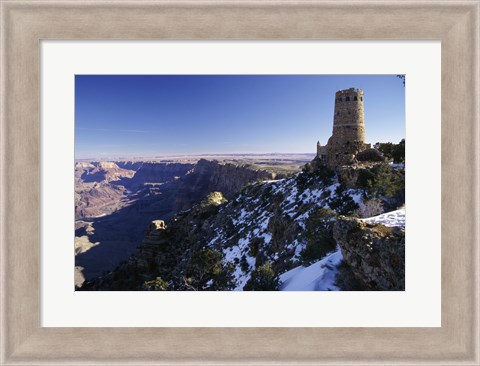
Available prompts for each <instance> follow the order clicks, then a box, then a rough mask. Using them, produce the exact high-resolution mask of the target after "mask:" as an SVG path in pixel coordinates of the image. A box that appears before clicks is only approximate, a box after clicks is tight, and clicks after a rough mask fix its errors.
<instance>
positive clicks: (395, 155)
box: [375, 139, 405, 163]
mask: <svg viewBox="0 0 480 366" xmlns="http://www.w3.org/2000/svg"><path fill="white" fill-rule="evenodd" d="M375 146H377V148H378V150H379V151H380V152H381V153H382V154H383V155H384V156H385V157H387V158H389V159H392V160H393V161H394V162H395V163H404V162H405V139H402V140H401V141H400V142H399V143H398V144H393V143H391V142H386V143H377V144H376V145H375Z"/></svg>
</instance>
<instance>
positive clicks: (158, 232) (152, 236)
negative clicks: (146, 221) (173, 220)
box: [143, 220, 167, 244]
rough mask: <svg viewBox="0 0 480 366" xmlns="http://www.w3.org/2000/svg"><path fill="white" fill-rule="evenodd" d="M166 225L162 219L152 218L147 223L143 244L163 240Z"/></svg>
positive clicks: (160, 242) (158, 242)
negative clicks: (148, 223) (152, 219)
mask: <svg viewBox="0 0 480 366" xmlns="http://www.w3.org/2000/svg"><path fill="white" fill-rule="evenodd" d="M166 230H167V225H165V221H163V220H154V221H152V222H151V223H150V225H148V229H147V232H146V233H145V238H144V239H143V244H162V243H163V242H164V241H165V237H166Z"/></svg>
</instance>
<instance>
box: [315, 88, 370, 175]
mask: <svg viewBox="0 0 480 366" xmlns="http://www.w3.org/2000/svg"><path fill="white" fill-rule="evenodd" d="M363 97H364V96H363V91H362V89H356V88H350V89H346V90H339V91H337V92H336V93H335V110H334V116H333V131H332V136H331V137H330V138H329V139H328V142H327V145H326V146H322V145H321V144H320V141H319V142H317V156H316V158H315V160H316V161H317V162H319V163H321V164H323V165H327V166H329V167H332V168H336V167H339V166H344V165H353V164H355V163H356V162H357V159H356V157H357V154H359V153H361V152H362V151H364V150H366V149H370V148H371V146H370V144H367V143H365V117H364V111H363Z"/></svg>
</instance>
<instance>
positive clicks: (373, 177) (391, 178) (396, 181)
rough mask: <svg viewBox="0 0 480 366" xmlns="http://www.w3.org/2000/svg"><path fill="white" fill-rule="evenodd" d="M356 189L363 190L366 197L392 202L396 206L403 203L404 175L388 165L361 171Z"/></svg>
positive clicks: (379, 165)
mask: <svg viewBox="0 0 480 366" xmlns="http://www.w3.org/2000/svg"><path fill="white" fill-rule="evenodd" d="M357 187H359V188H363V189H365V193H366V195H367V196H368V197H372V198H378V199H387V200H393V201H395V202H394V203H395V204H396V205H397V206H398V205H400V204H402V203H404V202H405V174H404V173H403V172H402V171H399V170H397V169H394V168H392V167H391V166H390V165H388V164H378V165H376V166H374V167H372V168H369V169H362V170H361V171H360V173H359V176H358V179H357Z"/></svg>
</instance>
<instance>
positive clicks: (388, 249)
mask: <svg viewBox="0 0 480 366" xmlns="http://www.w3.org/2000/svg"><path fill="white" fill-rule="evenodd" d="M333 237H334V238H335V240H336V241H337V243H338V244H339V246H340V248H341V251H342V255H343V258H344V260H345V262H346V263H347V264H348V265H349V266H350V268H351V269H352V272H353V274H354V275H355V277H356V279H357V280H358V281H359V282H360V284H361V285H362V287H364V288H365V289H368V290H387V291H392V290H395V291H403V290H405V229H404V228H403V227H388V226H385V225H382V224H372V223H368V222H365V221H363V220H359V219H356V218H351V217H350V218H349V217H339V218H338V219H337V220H336V222H335V225H334V226H333Z"/></svg>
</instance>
